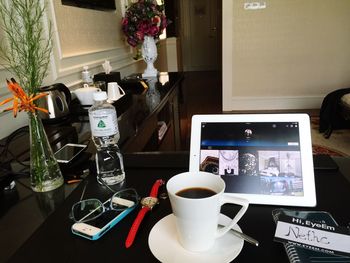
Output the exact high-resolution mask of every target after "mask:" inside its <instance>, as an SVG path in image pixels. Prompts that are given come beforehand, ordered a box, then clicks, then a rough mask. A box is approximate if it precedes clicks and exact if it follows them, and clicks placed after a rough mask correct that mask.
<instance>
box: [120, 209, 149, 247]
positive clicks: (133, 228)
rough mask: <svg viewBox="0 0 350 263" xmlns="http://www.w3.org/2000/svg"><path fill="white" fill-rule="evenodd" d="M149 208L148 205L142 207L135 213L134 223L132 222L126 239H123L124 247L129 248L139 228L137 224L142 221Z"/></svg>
mask: <svg viewBox="0 0 350 263" xmlns="http://www.w3.org/2000/svg"><path fill="white" fill-rule="evenodd" d="M150 210H151V209H149V208H148V207H142V209H141V210H140V211H139V213H138V214H137V217H136V219H135V221H134V223H132V226H131V228H130V231H129V234H128V237H127V238H126V241H125V247H126V248H129V247H130V246H131V245H132V243H133V242H134V239H135V236H136V233H137V230H138V229H139V226H140V224H141V222H142V219H143V218H144V217H145V215H146V213H147V212H148V211H150Z"/></svg>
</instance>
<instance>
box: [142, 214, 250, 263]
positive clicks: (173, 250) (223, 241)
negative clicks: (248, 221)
mask: <svg viewBox="0 0 350 263" xmlns="http://www.w3.org/2000/svg"><path fill="white" fill-rule="evenodd" d="M230 221H231V219H230V218H229V217H227V216H225V215H220V220H219V223H220V224H222V225H227V224H228V223H229V222H230ZM233 228H234V229H236V230H238V231H241V228H240V227H239V226H238V225H235V226H234V227H233ZM243 243H244V241H243V239H241V238H238V237H236V236H235V235H234V234H232V232H231V231H229V232H228V233H227V234H225V235H224V236H223V237H220V238H218V239H217V240H216V242H215V245H214V247H213V248H211V249H210V250H207V251H204V252H200V253H196V252H190V251H188V250H185V249H184V248H183V247H182V246H181V245H180V244H179V242H178V240H177V234H176V226H175V217H174V215H173V214H170V215H167V216H166V217H164V218H162V219H161V220H160V221H159V222H158V223H157V224H156V225H155V226H154V227H153V228H152V230H151V232H150V234H149V237H148V245H149V247H150V249H151V251H152V253H153V255H154V256H155V257H156V258H157V259H158V260H159V261H161V262H163V263H169V262H171V263H177V262H179V263H184V262H186V263H193V262H201V263H205V262H208V263H209V262H210V263H213V262H218V263H219V262H231V261H232V260H233V259H235V258H236V257H237V256H238V255H239V253H240V252H241V250H242V248H243Z"/></svg>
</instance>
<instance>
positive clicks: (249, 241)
mask: <svg viewBox="0 0 350 263" xmlns="http://www.w3.org/2000/svg"><path fill="white" fill-rule="evenodd" d="M220 226H223V227H224V225H220ZM230 230H231V231H232V233H233V234H234V235H235V236H237V237H240V238H242V239H243V240H244V241H247V242H248V243H250V244H253V245H255V246H259V241H257V240H255V239H254V238H252V237H250V236H248V235H246V234H244V233H242V232H239V231H237V230H235V229H233V228H231V229H230Z"/></svg>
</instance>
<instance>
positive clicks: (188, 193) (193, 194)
mask: <svg viewBox="0 0 350 263" xmlns="http://www.w3.org/2000/svg"><path fill="white" fill-rule="evenodd" d="M176 195H178V196H180V197H184V198H192V199H199V198H206V197H210V196H213V195H216V193H215V192H214V191H213V190H211V189H209V188H202V187H191V188H186V189H182V190H180V191H178V192H177V193H176Z"/></svg>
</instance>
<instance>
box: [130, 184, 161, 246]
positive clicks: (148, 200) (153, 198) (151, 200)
mask: <svg viewBox="0 0 350 263" xmlns="http://www.w3.org/2000/svg"><path fill="white" fill-rule="evenodd" d="M163 184H164V181H163V180H161V179H159V180H157V181H156V182H155V183H154V184H153V186H152V189H151V193H150V196H148V197H144V198H142V199H141V205H142V208H141V210H140V211H139V213H138V214H137V217H136V218H135V221H134V223H133V224H132V226H131V228H130V231H129V234H128V237H127V238H126V241H125V246H126V248H129V247H130V246H131V245H132V243H133V242H134V239H135V236H136V233H137V230H138V229H139V226H140V224H141V222H142V220H143V218H144V217H145V215H146V214H147V212H148V211H151V210H152V208H153V207H154V206H155V205H156V204H158V198H157V196H158V189H159V187H160V186H161V185H163Z"/></svg>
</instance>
